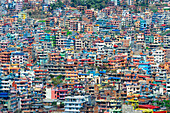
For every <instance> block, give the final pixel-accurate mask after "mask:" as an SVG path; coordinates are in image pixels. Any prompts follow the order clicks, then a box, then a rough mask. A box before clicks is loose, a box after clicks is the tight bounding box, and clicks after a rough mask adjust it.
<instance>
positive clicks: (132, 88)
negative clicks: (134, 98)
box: [127, 85, 140, 95]
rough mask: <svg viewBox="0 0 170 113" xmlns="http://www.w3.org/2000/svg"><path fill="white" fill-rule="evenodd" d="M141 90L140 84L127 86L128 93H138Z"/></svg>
mask: <svg viewBox="0 0 170 113" xmlns="http://www.w3.org/2000/svg"><path fill="white" fill-rule="evenodd" d="M139 92H140V86H134V85H129V86H127V95H130V94H136V93H139Z"/></svg>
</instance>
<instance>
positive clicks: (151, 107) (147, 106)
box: [139, 105, 160, 109]
mask: <svg viewBox="0 0 170 113" xmlns="http://www.w3.org/2000/svg"><path fill="white" fill-rule="evenodd" d="M139 108H145V109H158V108H160V107H159V106H153V105H139Z"/></svg>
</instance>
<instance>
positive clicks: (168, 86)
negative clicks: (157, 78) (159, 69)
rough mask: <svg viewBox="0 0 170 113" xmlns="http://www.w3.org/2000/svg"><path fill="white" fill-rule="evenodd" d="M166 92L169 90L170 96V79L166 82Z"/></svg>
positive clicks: (169, 94)
mask: <svg viewBox="0 0 170 113" xmlns="http://www.w3.org/2000/svg"><path fill="white" fill-rule="evenodd" d="M166 90H167V94H168V96H170V78H168V79H167V82H166Z"/></svg>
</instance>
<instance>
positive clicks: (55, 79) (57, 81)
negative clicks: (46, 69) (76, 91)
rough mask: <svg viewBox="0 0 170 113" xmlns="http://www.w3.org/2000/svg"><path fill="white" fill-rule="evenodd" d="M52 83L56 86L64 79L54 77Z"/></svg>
mask: <svg viewBox="0 0 170 113" xmlns="http://www.w3.org/2000/svg"><path fill="white" fill-rule="evenodd" d="M52 83H53V84H54V86H57V85H58V84H60V83H62V80H60V79H58V78H57V77H56V78H52Z"/></svg>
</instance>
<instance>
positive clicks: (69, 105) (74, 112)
mask: <svg viewBox="0 0 170 113" xmlns="http://www.w3.org/2000/svg"><path fill="white" fill-rule="evenodd" d="M85 102H86V101H85V96H68V97H65V102H64V103H65V113H79V112H80V108H83V106H84V103H85Z"/></svg>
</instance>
